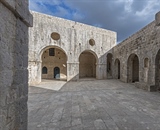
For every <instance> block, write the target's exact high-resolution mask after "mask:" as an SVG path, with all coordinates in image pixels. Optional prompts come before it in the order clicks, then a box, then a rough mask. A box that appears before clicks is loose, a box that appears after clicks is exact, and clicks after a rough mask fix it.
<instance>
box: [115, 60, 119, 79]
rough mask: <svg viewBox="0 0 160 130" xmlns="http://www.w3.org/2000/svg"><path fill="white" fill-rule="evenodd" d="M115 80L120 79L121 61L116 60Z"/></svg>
mask: <svg viewBox="0 0 160 130" xmlns="http://www.w3.org/2000/svg"><path fill="white" fill-rule="evenodd" d="M115 71H116V72H115V78H116V79H120V61H119V59H116V60H115Z"/></svg>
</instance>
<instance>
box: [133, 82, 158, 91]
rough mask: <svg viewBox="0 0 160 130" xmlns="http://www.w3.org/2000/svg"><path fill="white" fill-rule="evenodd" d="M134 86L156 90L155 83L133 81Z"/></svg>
mask: <svg viewBox="0 0 160 130" xmlns="http://www.w3.org/2000/svg"><path fill="white" fill-rule="evenodd" d="M135 87H136V88H140V89H143V90H147V91H149V92H155V91H157V89H156V87H155V85H149V84H147V83H144V82H135Z"/></svg>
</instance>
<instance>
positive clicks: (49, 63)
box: [41, 46, 67, 80]
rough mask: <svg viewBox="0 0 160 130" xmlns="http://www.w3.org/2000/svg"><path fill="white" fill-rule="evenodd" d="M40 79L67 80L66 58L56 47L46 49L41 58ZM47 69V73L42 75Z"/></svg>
mask: <svg viewBox="0 0 160 130" xmlns="http://www.w3.org/2000/svg"><path fill="white" fill-rule="evenodd" d="M41 60H42V65H41V67H42V73H41V74H42V76H41V77H42V79H63V80H67V56H66V54H65V52H64V51H63V50H62V49H61V48H58V47H55V46H53V47H47V48H46V49H44V51H43V53H42V56H41ZM46 68H47V73H43V71H44V70H46Z"/></svg>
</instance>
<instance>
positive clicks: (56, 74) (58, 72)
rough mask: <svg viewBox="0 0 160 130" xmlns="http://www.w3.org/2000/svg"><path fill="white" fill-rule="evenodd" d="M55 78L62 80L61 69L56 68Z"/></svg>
mask: <svg viewBox="0 0 160 130" xmlns="http://www.w3.org/2000/svg"><path fill="white" fill-rule="evenodd" d="M54 78H55V79H60V69H59V67H55V68H54Z"/></svg>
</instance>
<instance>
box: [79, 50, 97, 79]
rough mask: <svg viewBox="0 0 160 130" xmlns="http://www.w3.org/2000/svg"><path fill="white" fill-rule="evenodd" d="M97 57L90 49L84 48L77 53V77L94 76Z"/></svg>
mask: <svg viewBox="0 0 160 130" xmlns="http://www.w3.org/2000/svg"><path fill="white" fill-rule="evenodd" d="M97 60H98V57H97V55H96V54H95V53H94V52H93V51H91V50H85V51H83V52H82V53H81V54H80V55H79V78H86V77H89V78H90V77H93V78H96V76H97V74H96V63H97Z"/></svg>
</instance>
